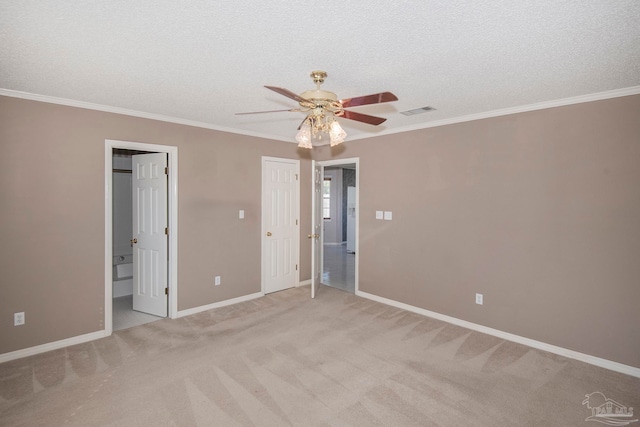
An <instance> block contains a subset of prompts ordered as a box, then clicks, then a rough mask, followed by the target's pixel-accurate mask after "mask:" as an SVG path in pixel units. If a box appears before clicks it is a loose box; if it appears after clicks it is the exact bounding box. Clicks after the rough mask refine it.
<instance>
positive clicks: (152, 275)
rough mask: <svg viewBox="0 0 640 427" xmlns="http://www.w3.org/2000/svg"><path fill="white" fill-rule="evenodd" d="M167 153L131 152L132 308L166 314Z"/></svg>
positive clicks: (150, 312) (160, 314) (155, 313)
mask: <svg viewBox="0 0 640 427" xmlns="http://www.w3.org/2000/svg"><path fill="white" fill-rule="evenodd" d="M166 167H167V155H166V153H154V154H139V155H135V156H132V190H133V191H132V193H133V194H132V197H133V236H132V240H131V243H132V246H133V309H134V310H137V311H142V312H144V313H149V314H153V315H156V316H162V317H166V316H167V294H166V292H165V289H166V288H167V249H168V248H167V234H166V227H167V175H166V173H165V170H166V169H165V168H166Z"/></svg>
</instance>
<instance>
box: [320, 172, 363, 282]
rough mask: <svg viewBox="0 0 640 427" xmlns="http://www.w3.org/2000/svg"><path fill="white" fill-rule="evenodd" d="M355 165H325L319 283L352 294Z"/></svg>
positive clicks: (354, 253) (354, 256)
mask: <svg viewBox="0 0 640 427" xmlns="http://www.w3.org/2000/svg"><path fill="white" fill-rule="evenodd" d="M356 173H357V172H356V165H355V163H346V164H340V165H335V166H325V168H324V179H323V191H322V212H323V248H322V251H323V256H322V259H323V263H322V284H324V285H327V286H331V287H334V288H338V289H342V290H343V291H347V292H350V293H355V282H356V277H355V264H356V252H355V222H356V191H355V190H356Z"/></svg>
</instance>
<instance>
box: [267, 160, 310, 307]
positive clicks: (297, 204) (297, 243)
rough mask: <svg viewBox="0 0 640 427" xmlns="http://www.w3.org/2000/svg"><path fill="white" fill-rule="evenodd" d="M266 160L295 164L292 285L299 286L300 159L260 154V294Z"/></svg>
mask: <svg viewBox="0 0 640 427" xmlns="http://www.w3.org/2000/svg"><path fill="white" fill-rule="evenodd" d="M268 161H273V162H280V163H289V164H294V165H295V166H296V198H297V203H296V218H297V221H298V226H297V227H296V236H295V239H294V240H295V245H296V258H297V263H296V264H297V265H298V268H297V269H296V279H295V284H294V287H298V286H300V223H301V220H300V160H299V159H286V158H282V157H269V156H262V160H261V162H260V166H261V168H260V180H261V194H262V195H261V197H260V292H261V293H262V295H266V294H265V289H264V285H265V277H264V276H265V274H266V267H265V258H266V250H265V247H266V233H267V229H266V228H265V225H264V219H265V218H264V207H265V202H264V198H265V197H266V196H267V195H266V191H265V186H266V183H265V180H264V170H265V163H266V162H268Z"/></svg>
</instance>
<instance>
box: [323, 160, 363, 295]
mask: <svg viewBox="0 0 640 427" xmlns="http://www.w3.org/2000/svg"><path fill="white" fill-rule="evenodd" d="M315 164H317V165H319V166H320V167H321V168H322V171H323V172H324V168H325V167H326V166H340V165H346V164H355V165H356V169H355V171H356V229H355V233H356V236H355V251H356V253H355V289H354V293H355V295H358V293H359V292H360V286H359V276H360V275H359V270H360V157H351V158H347V159H334V160H318V161H316V162H315ZM312 168H313V166H312ZM314 175H315V171H313V169H312V171H311V184H312V186H313V180H314ZM311 197H316V195H315V194H314V193H313V192H312V193H311ZM320 197H322V195H320ZM316 202H317V201H316ZM320 202H322V200H320ZM311 226H312V228H313V224H312V225H311ZM312 233H313V231H312ZM320 233H321V234H322V236H321V237H320V239H321V240H320V241H321V242H323V241H324V227H321V231H320ZM321 251H322V254H321V256H320V277H321V278H322V273H323V272H324V256H323V255H324V245H323V247H322V248H321ZM311 257H312V260H311V262H312V263H313V252H312V253H311ZM311 274H312V275H313V271H311Z"/></svg>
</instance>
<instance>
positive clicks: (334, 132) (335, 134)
mask: <svg viewBox="0 0 640 427" xmlns="http://www.w3.org/2000/svg"><path fill="white" fill-rule="evenodd" d="M346 137H347V133H346V132H345V131H344V129H342V126H340V123H338V122H337V121H336V120H334V121H333V122H331V127H330V129H329V139H330V141H331V146H332V147H335V146H336V145H340V144H342V143H343V142H344V139H345V138H346Z"/></svg>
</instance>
